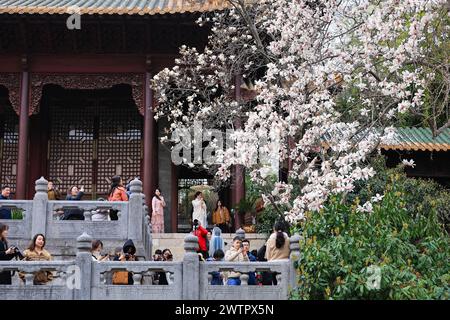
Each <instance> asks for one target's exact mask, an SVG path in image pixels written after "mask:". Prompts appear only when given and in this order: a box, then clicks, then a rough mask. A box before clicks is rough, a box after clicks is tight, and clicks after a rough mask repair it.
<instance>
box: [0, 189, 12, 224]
mask: <svg viewBox="0 0 450 320" xmlns="http://www.w3.org/2000/svg"><path fill="white" fill-rule="evenodd" d="M10 195H11V188H10V187H9V186H7V185H4V186H2V193H1V194H0V200H11V199H10ZM0 219H12V214H11V209H8V208H1V209H0Z"/></svg>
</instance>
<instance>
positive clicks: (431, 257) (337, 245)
mask: <svg viewBox="0 0 450 320" xmlns="http://www.w3.org/2000/svg"><path fill="white" fill-rule="evenodd" d="M402 179H403V178H402V177H401V176H400V175H395V174H394V175H391V176H389V182H388V183H387V185H386V184H385V185H384V190H385V192H381V193H382V194H385V196H384V198H383V199H382V200H381V201H380V202H378V203H375V204H374V206H373V207H374V208H373V212H372V213H367V212H358V211H357V206H358V204H359V203H360V199H359V198H358V197H354V199H353V203H348V201H349V200H348V198H347V200H346V201H344V199H343V198H342V197H340V196H336V197H333V198H331V199H330V200H329V201H328V203H327V205H326V206H325V207H324V209H323V210H321V211H320V212H317V213H312V214H308V219H307V222H304V223H303V224H302V225H301V228H302V230H303V236H304V240H303V241H302V243H301V258H300V261H299V268H298V272H299V289H298V290H297V291H295V292H293V294H292V298H293V299H448V298H449V281H450V276H449V271H450V270H449V264H448V261H449V259H450V254H449V253H450V252H449V251H450V249H449V244H450V243H449V238H448V235H447V234H446V233H445V231H444V229H443V228H442V225H441V224H440V223H439V221H438V219H436V216H437V215H436V208H427V209H425V208H422V209H419V208H413V209H414V210H413V212H410V211H409V208H411V204H410V203H408V202H407V201H408V199H409V198H410V197H409V194H407V192H410V190H409V189H408V185H405V184H403V183H401V182H402ZM380 191H382V190H381V189H380ZM418 192H420V191H418ZM379 193H380V192H379ZM361 203H362V202H361ZM425 211H426V213H429V214H424V212H425ZM415 212H419V214H414V213H415ZM372 268H376V269H378V270H379V271H380V275H381V277H380V279H381V282H380V283H379V288H378V287H376V286H375V288H374V287H373V285H372V286H371V285H370V281H369V280H370V279H371V278H372V277H371V276H372V274H373V271H372Z"/></svg>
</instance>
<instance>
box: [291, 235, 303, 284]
mask: <svg viewBox="0 0 450 320" xmlns="http://www.w3.org/2000/svg"><path fill="white" fill-rule="evenodd" d="M300 239H301V237H300V235H299V234H294V235H293V236H292V237H291V238H290V239H289V241H290V250H291V253H290V255H289V260H290V264H289V284H290V286H291V288H292V289H294V288H297V283H298V281H297V268H298V261H299V259H300Z"/></svg>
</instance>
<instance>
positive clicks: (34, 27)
mask: <svg viewBox="0 0 450 320" xmlns="http://www.w3.org/2000/svg"><path fill="white" fill-rule="evenodd" d="M73 6H76V8H74V7H73ZM220 9H223V1H208V0H195V1H192V0H135V1H108V0H97V1H84V0H69V1H67V0H66V1H62V0H61V1H57V0H55V1H47V0H32V1H25V0H16V1H10V0H0V128H1V129H0V179H1V181H0V182H1V183H2V184H3V185H5V184H7V185H9V186H11V188H12V191H13V198H15V199H30V198H31V197H32V195H33V194H34V190H33V189H34V181H35V180H36V179H38V178H39V177H41V176H44V177H46V178H47V179H49V180H52V181H54V183H55V185H56V186H58V187H59V189H60V190H61V191H62V193H63V194H66V191H67V189H68V188H69V187H71V186H73V185H77V186H84V188H85V191H86V197H87V199H97V198H99V197H105V196H106V195H107V192H108V188H109V185H110V178H111V177H112V176H114V175H121V176H122V178H123V179H124V180H126V181H130V180H131V179H133V178H134V177H140V178H141V179H142V180H143V184H144V187H143V188H144V193H145V195H146V200H147V201H150V200H151V198H152V194H153V192H154V189H155V188H156V187H157V186H159V187H160V188H161V189H162V192H163V194H164V196H165V199H166V202H167V205H168V210H167V212H166V218H165V219H166V220H165V225H166V232H177V230H179V229H180V228H181V226H182V225H183V224H186V223H187V222H188V217H187V216H186V215H187V214H188V213H187V212H184V211H186V210H184V211H183V210H181V211H180V209H179V205H180V206H181V204H182V203H183V201H182V200H183V199H180V197H179V195H183V194H184V193H183V192H182V190H183V188H188V187H189V186H191V185H195V184H207V183H208V182H209V181H210V180H209V179H210V178H211V177H209V176H207V175H205V174H202V173H194V172H191V171H189V170H186V169H185V168H183V169H181V168H179V167H175V166H174V165H172V161H171V159H170V153H169V151H168V150H167V149H166V148H165V147H164V146H162V145H161V144H160V143H159V142H158V139H157V138H158V136H159V133H160V132H161V130H163V127H164V124H161V123H159V122H158V123H156V122H155V120H154V118H153V111H152V106H153V105H154V99H153V95H152V91H151V90H150V86H149V83H150V79H151V78H152V76H153V75H154V74H156V73H157V72H158V71H160V70H161V69H163V68H165V67H170V66H171V65H173V62H174V59H175V57H176V56H177V53H178V48H179V46H181V45H182V44H186V45H189V46H195V47H197V48H200V49H201V48H203V47H204V45H205V44H206V41H207V35H208V30H207V29H205V28H200V27H198V26H197V25H196V24H195V20H196V19H197V18H198V16H199V15H200V14H201V12H206V11H212V10H220ZM73 13H75V14H78V13H79V14H80V15H79V18H80V19H79V23H80V25H79V27H80V29H77V26H76V23H74V22H76V19H77V16H74V15H72V14H73ZM68 19H69V20H70V21H69V22H70V23H72V24H70V23H68ZM71 26H72V27H73V28H71ZM236 180H237V181H240V182H238V183H233V184H232V186H231V187H230V189H227V190H223V191H221V194H220V197H221V198H222V199H223V200H224V202H225V203H226V204H228V206H231V205H234V204H235V203H237V202H239V200H240V199H241V198H242V197H243V195H244V184H243V179H236Z"/></svg>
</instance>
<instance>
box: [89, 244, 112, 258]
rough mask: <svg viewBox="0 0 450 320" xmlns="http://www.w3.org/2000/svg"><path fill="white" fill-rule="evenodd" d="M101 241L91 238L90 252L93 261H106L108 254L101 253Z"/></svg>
mask: <svg viewBox="0 0 450 320" xmlns="http://www.w3.org/2000/svg"><path fill="white" fill-rule="evenodd" d="M102 250H103V242H102V241H101V240H93V241H92V244H91V254H92V260H93V261H108V260H109V254H104V255H103V254H102Z"/></svg>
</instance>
